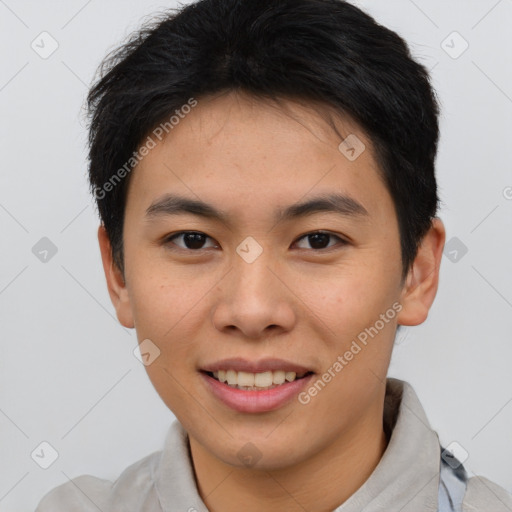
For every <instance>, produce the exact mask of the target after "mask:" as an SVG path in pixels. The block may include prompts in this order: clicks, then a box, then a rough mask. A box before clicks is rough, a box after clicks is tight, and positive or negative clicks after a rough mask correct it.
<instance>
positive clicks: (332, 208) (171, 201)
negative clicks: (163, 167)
mask: <svg viewBox="0 0 512 512" xmlns="http://www.w3.org/2000/svg"><path fill="white" fill-rule="evenodd" d="M320 212H326V213H336V214H338V215H341V216H343V217H362V216H368V215H369V214H368V211H367V210H366V208H365V207H364V206H363V205H362V204H361V203H360V202H358V201H356V200H355V199H353V198H352V197H350V196H347V195H344V194H340V193H330V194H321V195H319V196H316V197H314V198H312V199H309V200H307V201H303V202H299V203H294V204H292V205H290V206H288V207H287V208H285V209H284V210H283V209H278V210H277V212H276V214H275V219H274V220H275V221H276V223H279V222H284V221H290V220H293V219H297V218H301V217H306V216H309V215H313V214H315V213H320ZM187 213H188V214H192V215H197V216H199V217H203V218H206V219H213V220H216V221H219V222H221V223H223V224H226V225H229V215H228V214H227V213H226V212H225V211H224V210H220V209H217V208H216V207H214V206H212V205H211V204H208V203H205V202H203V201H200V200H197V199H191V198H188V197H184V196H180V195H176V194H165V195H164V196H162V197H160V198H159V199H157V200H156V201H155V202H153V203H152V204H151V206H149V207H148V208H147V210H146V215H145V217H146V219H148V220H150V219H154V218H156V217H162V216H170V215H183V214H187Z"/></svg>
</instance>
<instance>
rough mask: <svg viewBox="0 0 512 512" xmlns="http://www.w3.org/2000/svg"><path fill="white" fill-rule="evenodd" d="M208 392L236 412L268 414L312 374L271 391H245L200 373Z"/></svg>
mask: <svg viewBox="0 0 512 512" xmlns="http://www.w3.org/2000/svg"><path fill="white" fill-rule="evenodd" d="M200 373H201V376H202V378H203V380H204V381H205V382H206V384H207V386H208V388H209V389H210V391H211V392H212V393H213V394H214V395H215V396H216V397H217V398H218V399H219V400H220V401H221V402H223V403H224V404H225V405H227V406H228V407H231V409H234V410H235V411H238V412H252V413H258V412H268V411H273V410H275V409H279V407H282V406H283V405H285V404H286V403H287V402H289V401H290V400H291V399H292V398H293V397H295V396H297V395H298V394H299V393H300V391H301V390H302V389H303V388H304V387H306V385H307V384H308V383H309V381H310V380H311V379H312V377H313V376H314V374H311V375H308V376H306V377H303V378H302V379H297V380H294V381H293V382H286V383H284V384H281V385H279V386H276V387H275V388H272V389H265V390H262V391H246V390H243V389H237V388H232V387H231V386H228V385H227V384H225V383H223V382H220V381H218V380H217V379H214V378H213V377H210V376H209V375H208V374H207V373H205V372H200Z"/></svg>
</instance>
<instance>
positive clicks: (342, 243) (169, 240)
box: [164, 230, 348, 253]
mask: <svg viewBox="0 0 512 512" xmlns="http://www.w3.org/2000/svg"><path fill="white" fill-rule="evenodd" d="M187 234H195V235H203V236H205V237H206V238H209V239H210V240H213V238H211V237H210V236H208V235H206V234H205V233H202V232H201V231H179V232H177V233H174V234H172V235H170V236H168V237H166V238H165V239H164V245H169V244H171V243H172V244H173V245H176V244H174V242H173V240H174V239H175V238H179V237H181V236H183V235H187ZM312 235H327V236H329V237H331V238H337V239H338V241H339V242H340V243H339V244H338V245H340V246H341V247H343V246H345V245H348V242H347V241H346V240H344V239H343V238H341V237H339V236H338V235H335V234H333V233H330V232H328V231H321V230H319V231H310V232H308V233H305V234H303V235H301V236H299V237H298V238H297V239H296V241H295V242H294V244H295V243H297V242H298V241H299V240H302V239H303V238H306V237H308V236H312ZM335 247H336V246H330V247H325V248H322V249H305V250H312V251H314V252H328V251H330V250H331V249H333V248H335ZM206 249H208V248H206ZM172 250H178V251H180V250H181V251H186V252H197V253H198V252H201V251H204V250H205V249H204V248H201V249H189V248H188V247H179V246H177V249H174V248H172ZM302 250H304V249H302Z"/></svg>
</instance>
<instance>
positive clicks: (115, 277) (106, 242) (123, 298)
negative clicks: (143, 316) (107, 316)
mask: <svg viewBox="0 0 512 512" xmlns="http://www.w3.org/2000/svg"><path fill="white" fill-rule="evenodd" d="M98 242H99V246H100V252H101V261H102V263H103V271H104V272H105V279H106V281H107V288H108V293H109V295H110V300H111V301H112V304H113V305H114V308H115V310H116V314H117V318H118V320H119V322H120V323H121V325H123V326H124V327H127V328H133V327H134V322H133V315H132V310H131V304H130V298H129V295H128V290H127V288H126V283H125V281H124V278H123V275H122V273H121V271H120V269H119V268H118V266H117V265H116V264H115V263H114V261H113V258H112V246H111V244H110V239H109V237H108V234H107V231H106V229H105V226H104V225H103V224H101V225H100V226H99V228H98Z"/></svg>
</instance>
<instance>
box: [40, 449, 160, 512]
mask: <svg viewBox="0 0 512 512" xmlns="http://www.w3.org/2000/svg"><path fill="white" fill-rule="evenodd" d="M161 453H162V452H154V453H152V454H150V455H147V456H146V457H144V458H143V459H141V460H139V461H137V462H135V463H134V464H132V465H131V466H129V467H127V468H126V469H125V470H124V471H123V472H122V473H121V475H120V476H119V478H118V479H117V480H116V481H115V482H111V481H109V480H103V479H101V478H97V477H94V476H91V475H82V476H79V477H76V478H74V479H72V480H70V481H69V482H66V483H64V484H62V485H59V486H58V487H55V488H54V489H52V490H51V491H49V492H48V493H47V494H46V495H45V496H44V497H43V498H42V500H41V501H40V503H39V505H38V506H37V509H36V511H35V512H57V511H62V510H73V511H74V512H98V509H99V510H102V511H103V512H110V511H111V510H112V511H114V510H119V507H122V510H123V511H126V512H139V511H143V510H154V511H155V512H159V511H161V510H162V509H161V507H160V505H159V501H158V496H157V494H156V491H155V488H154V474H155V468H156V466H157V465H158V463H159V460H160V456H161ZM148 507H149V508H148Z"/></svg>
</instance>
